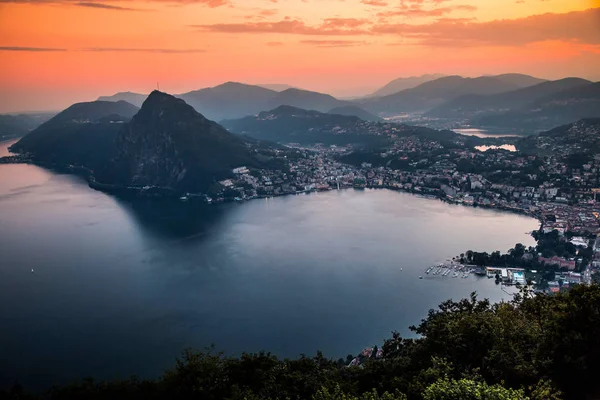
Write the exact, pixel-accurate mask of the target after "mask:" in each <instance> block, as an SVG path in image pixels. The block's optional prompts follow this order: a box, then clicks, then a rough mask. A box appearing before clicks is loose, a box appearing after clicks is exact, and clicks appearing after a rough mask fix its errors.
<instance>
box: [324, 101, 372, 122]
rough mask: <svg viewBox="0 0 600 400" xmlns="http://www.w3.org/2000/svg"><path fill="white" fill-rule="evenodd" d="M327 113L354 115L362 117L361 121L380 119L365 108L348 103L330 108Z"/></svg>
mask: <svg viewBox="0 0 600 400" xmlns="http://www.w3.org/2000/svg"><path fill="white" fill-rule="evenodd" d="M327 114H338V115H346V116H354V117H358V118H360V119H362V120H363V121H374V122H377V121H382V119H381V118H379V117H378V116H376V115H374V114H371V113H370V112H368V111H367V110H365V109H363V108H360V107H359V106H356V105H353V104H350V105H347V106H342V107H335V108H332V109H331V110H329V111H328V112H327Z"/></svg>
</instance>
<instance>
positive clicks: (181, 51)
mask: <svg viewBox="0 0 600 400" xmlns="http://www.w3.org/2000/svg"><path fill="white" fill-rule="evenodd" d="M78 51H91V52H120V53H163V54H190V53H206V50H203V49H148V48H123V47H88V48H84V49H79V50H78Z"/></svg>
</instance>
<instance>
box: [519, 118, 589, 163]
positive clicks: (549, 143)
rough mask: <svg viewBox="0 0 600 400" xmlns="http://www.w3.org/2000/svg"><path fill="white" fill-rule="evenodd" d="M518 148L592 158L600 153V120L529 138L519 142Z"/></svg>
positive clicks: (556, 129) (577, 122) (582, 122)
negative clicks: (584, 155)
mask: <svg viewBox="0 0 600 400" xmlns="http://www.w3.org/2000/svg"><path fill="white" fill-rule="evenodd" d="M517 147H518V149H519V150H521V151H524V152H532V153H542V154H553V155H557V153H561V155H568V154H574V153H577V154H586V155H588V156H589V157H591V156H593V155H596V154H598V153H600V118H585V119H581V120H578V121H576V122H573V123H570V124H566V125H561V126H558V127H556V128H553V129H551V130H549V131H545V132H541V133H539V134H537V135H531V136H528V137H526V138H523V139H521V140H519V141H518V142H517ZM589 157H588V158H589Z"/></svg>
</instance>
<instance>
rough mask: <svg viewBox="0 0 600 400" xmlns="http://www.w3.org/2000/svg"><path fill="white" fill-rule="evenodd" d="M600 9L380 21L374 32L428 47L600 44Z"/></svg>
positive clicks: (374, 27)
mask: <svg viewBox="0 0 600 400" xmlns="http://www.w3.org/2000/svg"><path fill="white" fill-rule="evenodd" d="M599 26H600V8H595V9H589V10H586V11H574V12H570V13H566V14H551V13H548V14H542V15H534V16H530V17H525V18H518V19H513V20H508V19H505V20H495V21H489V22H472V21H470V22H469V21H460V20H457V21H452V20H440V21H436V22H433V23H428V24H405V23H400V24H390V23H385V24H377V25H375V26H372V27H371V31H372V32H373V33H375V34H388V35H399V36H402V37H404V38H408V39H412V40H414V42H415V43H416V44H421V45H428V46H448V47H452V46H456V47H467V46H521V45H526V44H529V43H535V42H542V41H549V40H554V41H567V42H574V43H581V44H600V29H599V28H598V27H599Z"/></svg>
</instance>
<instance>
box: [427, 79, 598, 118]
mask: <svg viewBox="0 0 600 400" xmlns="http://www.w3.org/2000/svg"><path fill="white" fill-rule="evenodd" d="M589 84H591V82H590V81H587V80H585V79H580V78H565V79H560V80H557V81H547V82H542V83H539V84H536V85H533V86H529V87H525V88H522V89H517V90H513V91H510V92H505V93H499V94H495V95H489V96H483V95H475V94H467V95H464V96H460V97H457V98H455V99H452V100H450V101H448V102H446V103H444V104H442V105H440V106H438V107H436V108H434V109H433V110H431V111H429V112H427V113H426V115H427V116H430V117H436V118H466V117H471V116H473V115H476V114H480V113H490V112H499V111H506V110H510V109H518V108H521V107H524V106H526V105H527V104H529V103H531V102H533V101H536V100H539V99H541V98H543V97H546V96H551V95H553V94H556V93H559V92H562V91H565V90H569V89H574V88H578V87H583V86H586V85H589Z"/></svg>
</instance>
